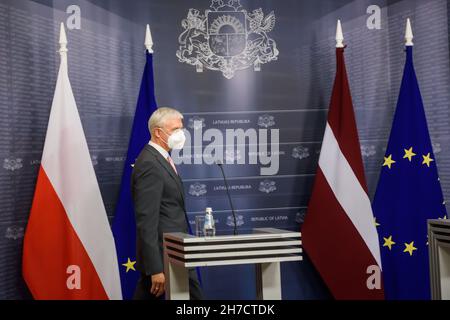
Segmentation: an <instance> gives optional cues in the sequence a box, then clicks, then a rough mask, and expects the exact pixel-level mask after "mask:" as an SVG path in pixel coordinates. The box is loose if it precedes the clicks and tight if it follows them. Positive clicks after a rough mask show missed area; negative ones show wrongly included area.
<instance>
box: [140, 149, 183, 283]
mask: <svg viewBox="0 0 450 320" xmlns="http://www.w3.org/2000/svg"><path fill="white" fill-rule="evenodd" d="M131 192H132V196H133V201H134V212H135V215H136V227H137V256H136V267H137V269H138V270H139V271H140V272H141V273H142V274H145V275H147V276H148V275H153V274H157V273H160V272H163V271H164V267H163V248H162V240H163V233H165V232H185V233H187V232H188V226H187V221H186V209H185V204H184V190H183V183H182V181H181V179H180V177H179V176H178V175H177V174H176V173H175V171H174V170H173V168H172V166H171V165H170V163H169V162H168V161H167V159H164V157H163V156H162V155H161V154H160V153H159V152H158V150H156V149H155V148H153V147H152V146H150V145H146V146H145V147H144V149H143V150H142V151H141V153H140V155H139V157H138V158H137V160H136V162H135V164H134V169H133V173H132V175H131Z"/></svg>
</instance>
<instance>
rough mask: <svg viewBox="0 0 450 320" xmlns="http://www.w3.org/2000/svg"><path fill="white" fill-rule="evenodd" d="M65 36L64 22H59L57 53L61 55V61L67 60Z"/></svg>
mask: <svg viewBox="0 0 450 320" xmlns="http://www.w3.org/2000/svg"><path fill="white" fill-rule="evenodd" d="M68 51H69V50H67V36H66V31H65V29H64V23H63V22H61V26H60V31H59V50H58V52H59V54H60V56H61V62H67V52H68Z"/></svg>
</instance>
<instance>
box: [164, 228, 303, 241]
mask: <svg viewBox="0 0 450 320" xmlns="http://www.w3.org/2000/svg"><path fill="white" fill-rule="evenodd" d="M238 232H239V231H238ZM300 237H301V233H300V232H294V231H289V230H282V229H275V228H256V229H253V230H252V233H242V234H239V233H238V234H237V235H233V234H231V235H216V236H213V237H196V236H194V235H191V234H187V233H182V232H172V233H165V234H164V238H165V239H170V240H173V241H177V242H181V243H202V242H203V243H205V242H217V241H220V242H222V241H242V240H263V239H267V240H269V239H282V238H300Z"/></svg>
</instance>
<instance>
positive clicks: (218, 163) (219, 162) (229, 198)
mask: <svg viewBox="0 0 450 320" xmlns="http://www.w3.org/2000/svg"><path fill="white" fill-rule="evenodd" d="M216 164H217V165H218V166H219V168H220V171H221V172H222V176H223V181H224V182H225V189H226V190H227V196H228V201H229V202H230V207H231V213H232V214H233V220H234V230H233V234H234V235H237V223H236V213H235V212H234V207H233V202H232V201H231V196H230V191H229V187H228V182H227V178H226V177H225V172H224V170H223V167H222V165H223V163H222V162H221V161H219V160H218V161H216Z"/></svg>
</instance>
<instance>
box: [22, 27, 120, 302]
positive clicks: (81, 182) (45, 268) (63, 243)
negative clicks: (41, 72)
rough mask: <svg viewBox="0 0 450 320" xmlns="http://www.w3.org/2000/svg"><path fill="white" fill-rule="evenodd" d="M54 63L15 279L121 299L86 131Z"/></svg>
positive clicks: (55, 292) (62, 293)
mask: <svg viewBox="0 0 450 320" xmlns="http://www.w3.org/2000/svg"><path fill="white" fill-rule="evenodd" d="M66 45H67V39H66V35H65V31H64V25H63V24H61V34H60V46H61V48H60V51H59V52H60V55H61V64H60V69H59V74H58V80H57V82H56V89H55V95H54V98H53V104H52V108H51V113H50V119H49V123H48V128H47V135H46V138H45V145H44V151H43V155H42V161H41V166H40V169H39V174H38V179H37V183H36V189H35V194H34V199H33V204H32V208H31V212H30V217H29V220H28V225H27V229H26V233H25V238H24V247H23V265H22V272H23V277H24V279H25V281H26V283H27V285H28V288H29V289H30V291H31V293H32V295H33V297H34V298H35V299H58V300H60V299H62V300H69V299H70V300H71V299H82V300H85V299H95V300H100V299H101V300H103V299H122V293H121V288H120V278H119V268H118V264H117V256H116V249H115V245H114V239H113V236H112V232H111V228H110V226H109V223H108V219H107V216H106V211H105V207H104V205H103V201H102V197H101V194H100V189H99V187H98V183H97V178H96V176H95V172H94V168H93V166H92V161H91V157H90V154H89V149H88V145H87V143H86V137H85V136H84V132H83V128H82V126H81V120H80V116H79V114H78V110H77V106H76V103H75V98H74V96H73V93H72V88H71V86H70V82H69V76H68V72H67V47H66Z"/></svg>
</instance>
